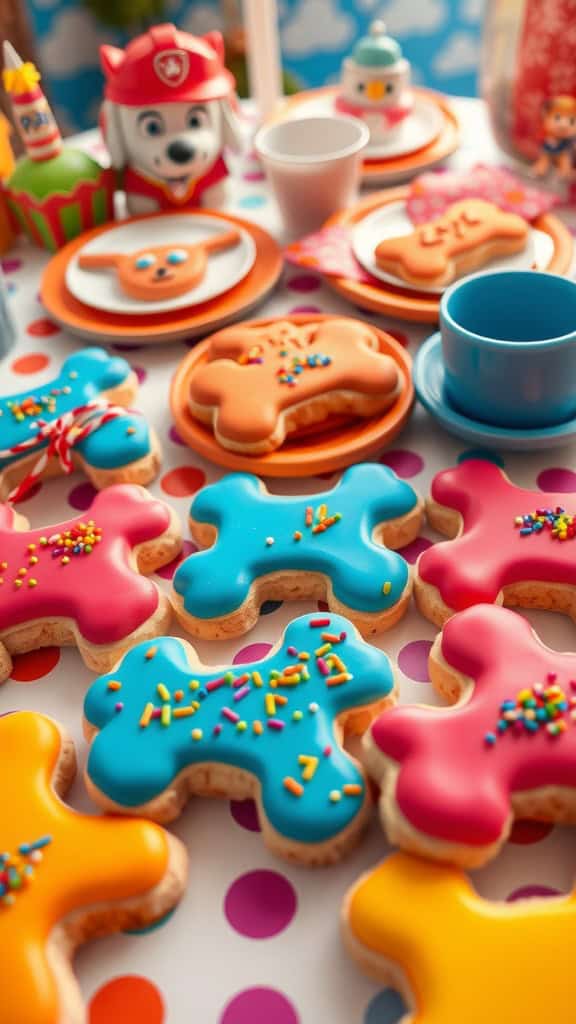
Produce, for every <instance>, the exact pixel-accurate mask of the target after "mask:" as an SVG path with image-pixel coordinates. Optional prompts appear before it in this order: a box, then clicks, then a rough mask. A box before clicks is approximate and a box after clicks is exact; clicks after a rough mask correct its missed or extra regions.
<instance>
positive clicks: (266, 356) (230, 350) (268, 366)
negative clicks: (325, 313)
mask: <svg viewBox="0 0 576 1024" xmlns="http://www.w3.org/2000/svg"><path fill="white" fill-rule="evenodd" d="M400 387H401V379H400V373H399V370H398V367H397V365H396V363H395V362H394V360H393V359H392V358H391V357H390V356H388V355H383V354H382V353H381V352H380V350H379V343H378V336H377V335H376V333H375V332H374V331H373V330H372V329H371V328H370V327H369V326H368V324H364V323H362V322H360V321H358V320H350V319H344V318H334V319H329V320H324V321H320V322H311V323H309V324H297V323H294V322H291V321H290V320H276V321H273V322H271V323H269V324H262V325H253V326H250V325H246V326H240V327H231V328H228V329H227V330H225V331H221V332H220V333H219V334H217V335H215V337H214V338H213V339H212V341H211V344H210V350H209V355H208V362H207V363H203V364H201V365H199V366H198V368H197V369H196V371H195V373H194V375H193V377H192V380H191V384H190V402H189V407H190V411H191V413H192V415H193V416H195V417H196V418H197V419H199V420H202V421H203V422H204V423H210V424H211V425H212V427H213V430H214V436H215V437H216V440H217V441H218V443H219V444H221V445H222V447H223V448H228V449H230V450H232V451H241V452H245V453H247V454H260V453H262V452H266V451H273V450H274V449H275V448H278V447H280V445H281V444H283V442H284V440H285V438H286V436H287V435H288V434H290V433H293V432H294V431H295V430H297V429H298V428H299V427H301V426H307V425H309V424H312V423H318V422H322V421H323V420H326V419H328V417H329V416H330V415H332V414H333V413H348V414H353V415H356V416H372V415H374V414H375V413H377V412H381V411H383V410H384V409H386V408H388V407H389V406H390V405H392V404H393V403H394V401H395V400H396V398H397V395H398V393H399V390H400Z"/></svg>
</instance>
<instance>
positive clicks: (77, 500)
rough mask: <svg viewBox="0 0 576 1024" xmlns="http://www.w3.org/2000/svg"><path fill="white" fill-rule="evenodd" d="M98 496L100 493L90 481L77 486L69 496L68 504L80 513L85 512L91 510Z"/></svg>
mask: <svg viewBox="0 0 576 1024" xmlns="http://www.w3.org/2000/svg"><path fill="white" fill-rule="evenodd" d="M97 494H98V491H97V490H96V488H95V487H94V486H93V484H91V483H90V482H89V481H86V482H85V483H83V484H77V485H76V487H73V488H72V490H71V491H70V494H69V495H68V504H69V505H71V506H72V508H75V509H76V510H77V511H78V512H85V511H86V509H88V508H90V505H91V504H92V502H93V501H94V498H95V497H96V495H97Z"/></svg>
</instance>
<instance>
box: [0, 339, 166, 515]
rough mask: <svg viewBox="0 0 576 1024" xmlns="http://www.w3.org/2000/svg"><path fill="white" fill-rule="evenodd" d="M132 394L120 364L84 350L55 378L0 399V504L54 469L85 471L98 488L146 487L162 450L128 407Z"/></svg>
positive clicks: (127, 371) (133, 382) (134, 386)
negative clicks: (115, 486)
mask: <svg viewBox="0 0 576 1024" xmlns="http://www.w3.org/2000/svg"><path fill="white" fill-rule="evenodd" d="M137 390H138V381H137V378H136V375H135V373H134V371H133V370H132V368H131V367H130V366H129V364H128V363H127V362H126V360H125V359H120V358H118V357H117V356H116V357H112V356H110V355H108V353H107V352H105V351H104V349H101V348H86V349H84V351H82V352H77V353H75V354H74V355H72V356H69V357H68V358H67V359H66V360H65V361H64V363H63V364H62V368H61V370H60V373H59V374H58V376H57V377H55V378H54V379H53V380H51V381H48V382H47V383H46V384H44V385H41V386H40V387H37V388H34V389H32V390H27V391H21V392H19V393H17V394H12V395H6V396H5V397H2V398H0V500H4V499H6V498H7V497H11V498H12V499H13V498H14V497H17V496H21V494H22V493H25V491H26V490H28V489H29V488H30V487H31V486H32V484H34V483H35V482H36V480H38V479H40V478H41V477H42V476H44V475H48V474H53V473H54V472H55V471H58V468H60V470H61V471H62V472H64V473H65V472H70V471H71V470H72V469H73V468H79V469H83V470H84V472H85V473H86V474H87V476H88V477H89V479H90V480H91V481H92V483H93V484H94V485H95V486H96V487H105V486H107V485H109V484H113V483H140V484H146V483H149V482H150V480H152V479H153V477H154V476H155V474H156V472H157V470H158V466H159V455H160V453H159V446H158V441H157V439H156V438H155V436H154V435H153V432H152V431H151V429H150V428H149V426H148V424H147V423H146V420H145V419H144V418H143V416H142V415H141V414H140V413H138V412H135V411H132V410H128V409H126V408H125V406H127V405H128V404H129V403H130V402H131V401H132V400H133V399H134V397H135V395H136V392H137ZM13 489H14V491H13Z"/></svg>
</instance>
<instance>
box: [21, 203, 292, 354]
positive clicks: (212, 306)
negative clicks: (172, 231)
mask: <svg viewBox="0 0 576 1024" xmlns="http://www.w3.org/2000/svg"><path fill="white" fill-rule="evenodd" d="M207 215H209V216H210V217H217V218H218V219H219V220H222V221H223V222H224V223H226V224H237V225H238V226H239V227H241V228H244V230H245V231H247V232H248V234H250V235H251V236H252V238H253V240H254V242H255V244H256V260H255V262H254V266H253V267H252V269H251V270H250V271H249V272H248V274H247V275H246V277H244V278H243V279H242V281H239V283H238V284H237V285H235V287H234V288H231V289H230V290H229V291H227V292H225V293H224V294H223V295H218V296H217V297H216V298H214V299H211V300H210V301H209V302H204V303H201V304H200V305H196V306H189V307H188V308H187V309H178V310H173V311H171V312H167V313H146V312H145V310H144V309H143V312H142V316H132V315H130V316H123V315H120V314H116V313H104V312H102V310H99V309H91V307H90V306H86V305H85V304H84V303H83V302H79V301H78V299H76V298H74V296H73V295H72V294H71V293H70V292H69V291H68V289H67V287H66V281H65V277H66V267H67V265H68V263H69V261H70V260H71V259H72V257H73V256H74V255H75V254H76V252H77V251H78V250H79V249H81V248H82V247H83V246H84V245H86V243H87V242H89V241H90V240H91V239H92V238H96V236H97V235H101V234H103V232H105V231H109V230H110V227H111V225H110V224H105V225H104V226H103V227H100V228H95V229H94V231H87V232H86V233H85V234H83V235H80V237H79V238H75V239H74V240H73V241H72V242H69V243H68V245H65V246H64V248H63V249H61V250H60V251H59V252H57V253H56V255H55V256H53V257H52V259H51V260H50V262H49V263H48V266H47V267H46V270H45V271H44V275H43V278H42V285H41V292H40V295H41V299H42V302H43V304H44V306H45V307H46V309H47V311H48V312H49V313H50V314H51V316H53V317H54V319H55V320H56V321H57V322H58V323H59V324H61V325H63V326H65V327H67V328H68V329H69V330H70V331H72V332H73V333H77V334H80V335H81V336H82V337H84V338H90V340H93V341H96V342H97V341H102V342H104V343H106V342H109V341H111V340H112V341H116V340H120V341H126V342H130V341H133V342H134V343H135V344H136V343H137V342H138V343H140V344H142V343H144V344H145V343H154V342H161V341H174V340H176V339H177V338H178V337H194V335H199V334H207V333H208V331H210V330H214V328H215V327H222V326H224V324H225V323H229V322H231V321H232V320H234V319H235V318H237V317H239V316H242V315H243V314H244V313H246V312H247V311H248V310H249V309H251V308H252V307H253V306H255V305H256V304H257V303H258V302H261V301H263V300H264V299H265V298H266V296H267V295H268V293H269V292H270V291H271V290H272V288H273V287H274V285H275V284H276V281H277V280H278V278H279V276H280V274H281V272H282V266H283V260H282V253H281V250H280V247H279V246H278V245H277V243H276V242H275V241H274V239H273V238H272V237H271V236H270V235H269V234H268V233H267V232H266V231H263V230H262V228H259V227H257V226H256V225H255V224H251V223H250V222H249V221H246V220H242V219H241V218H240V217H232V216H231V215H230V214H228V213H219V212H217V211H215V210H208V209H198V210H187V211H183V212H181V211H178V212H177V213H174V216H175V217H198V216H202V217H205V216H207ZM155 217H166V211H165V210H163V211H161V212H160V213H151V214H146V215H145V216H143V217H133V218H132V220H151V221H153V220H154V218H155Z"/></svg>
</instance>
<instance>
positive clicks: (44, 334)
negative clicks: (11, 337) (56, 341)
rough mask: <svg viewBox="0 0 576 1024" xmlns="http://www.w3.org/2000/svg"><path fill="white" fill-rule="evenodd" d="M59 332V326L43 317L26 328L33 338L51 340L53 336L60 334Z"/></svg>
mask: <svg viewBox="0 0 576 1024" xmlns="http://www.w3.org/2000/svg"><path fill="white" fill-rule="evenodd" d="M59 331H60V328H59V327H58V324H55V323H53V322H52V320H48V319H47V317H41V318H40V320H32V321H31V323H29V324H28V327H27V328H26V332H27V334H31V335H32V337H33V338H49V337H50V335H51V334H58V333H59Z"/></svg>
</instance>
